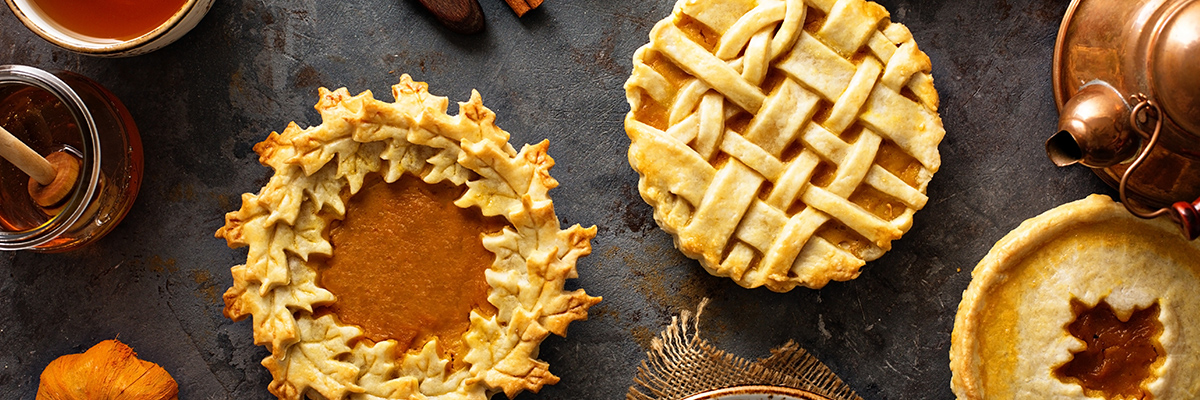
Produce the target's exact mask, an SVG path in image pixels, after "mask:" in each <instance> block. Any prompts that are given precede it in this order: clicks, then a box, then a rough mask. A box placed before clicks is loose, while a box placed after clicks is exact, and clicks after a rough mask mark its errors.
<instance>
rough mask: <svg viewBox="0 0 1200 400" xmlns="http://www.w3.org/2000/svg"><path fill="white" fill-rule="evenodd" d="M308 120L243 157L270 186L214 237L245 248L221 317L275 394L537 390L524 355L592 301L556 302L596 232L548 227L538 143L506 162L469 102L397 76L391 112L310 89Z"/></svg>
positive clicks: (391, 395) (416, 395) (388, 395)
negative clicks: (245, 323) (247, 323)
mask: <svg viewBox="0 0 1200 400" xmlns="http://www.w3.org/2000/svg"><path fill="white" fill-rule="evenodd" d="M320 91H321V100H320V102H318V103H317V106H316V108H317V111H318V112H320V114H321V119H322V123H321V125H318V126H314V127H310V128H300V127H299V126H298V125H296V124H295V123H292V124H289V125H288V127H287V129H286V130H284V131H283V133H272V134H271V135H270V136H269V137H268V138H267V139H266V140H265V141H263V142H262V143H259V144H258V145H256V146H254V150H255V151H256V152H257V153H258V154H259V155H260V159H259V160H260V162H262V164H263V165H266V166H269V167H271V168H272V169H274V171H275V173H274V175H273V176H272V177H271V179H270V180H269V181H268V182H267V184H266V185H265V186H264V187H263V188H262V190H260V191H259V192H258V193H257V194H249V193H247V194H244V195H243V196H242V207H241V209H239V210H238V211H234V212H231V213H228V214H227V215H226V223H225V226H224V227H222V228H221V229H220V230H218V231H217V236H218V237H223V238H225V239H226V240H227V241H228V243H229V245H230V246H232V247H241V246H247V247H249V251H248V253H247V257H246V264H244V265H238V266H235V267H233V268H232V273H233V278H234V283H233V287H231V288H230V289H229V290H228V291H227V292H226V293H225V296H224V297H225V315H226V316H228V317H229V318H232V319H234V320H240V319H243V318H246V317H248V316H252V317H253V325H254V341H255V343H256V344H260V345H264V346H267V347H268V348H269V349H270V351H271V355H270V356H268V357H267V358H266V359H264V360H263V362H262V364H263V366H265V367H267V369H268V370H269V371H270V372H271V375H272V382H271V384H270V385H269V386H268V389H269V390H270V391H271V393H273V394H275V395H276V396H278V397H280V398H283V399H301V398H305V397H308V398H314V399H345V398H350V397H353V398H363V399H441V400H450V399H468V400H483V399H486V398H488V397H490V396H491V395H492V394H495V393H497V392H500V391H503V392H505V394H507V395H508V396H509V397H513V396H516V395H517V393H520V392H521V391H524V390H532V391H537V390H539V389H540V388H541V387H542V386H543V385H546V384H553V383H555V382H557V381H558V377H556V376H554V375H553V374H551V373H550V371H549V365H547V363H546V362H544V361H541V360H538V359H537V358H536V357H537V354H538V347H539V345H540V343H541V342H542V340H543V339H545V338H546V337H547V336H548V335H549V334H550V333H555V334H558V335H565V334H566V329H567V325H568V324H570V323H571V322H572V321H575V320H579V319H585V318H586V317H587V310H588V308H589V307H591V306H592V305H594V304H596V302H598V301H600V299H599V298H597V297H592V296H588V295H587V293H585V292H584V291H583V289H577V290H574V291H566V290H564V283H565V281H566V280H567V279H569V278H575V277H576V270H575V262H576V260H577V259H578V258H579V257H581V256H584V255H587V254H588V253H590V252H591V245H590V240H591V239H592V238H593V237H595V234H596V228H595V227H591V228H582V227H580V226H579V225H574V226H571V227H569V228H567V229H561V228H560V226H559V221H558V217H557V216H556V215H555V213H554V207H553V203H552V202H551V199H550V197H549V195H548V192H549V190H550V189H552V188H554V187H555V186H557V185H558V182H557V181H555V180H554V179H553V178H551V177H550V175H549V169H550V167H551V166H553V165H554V160H553V159H551V158H550V157H549V156H548V155H547V154H546V149H547V146H548V145H547V142H545V141H543V142H542V143H540V144H537V145H532V146H531V145H526V146H525V147H523V148H522V149H521V151H520V152H518V151H517V150H516V149H514V148H513V147H512V146H511V145H509V144H508V138H509V135H508V133H507V132H504V131H503V130H501V129H500V128H499V127H497V126H496V125H495V114H493V113H492V112H491V110H488V109H487V108H486V107H484V106H483V104H482V101H481V100H480V96H479V94H478V93H474V92H473V93H472V96H471V99H470V101H468V102H465V103H459V113H458V115H455V116H451V115H448V114H447V113H446V109H447V107H448V101H447V100H446V98H444V97H438V96H433V95H431V94H429V92H428V88H427V86H426V85H425V84H423V83H419V82H414V81H412V79H411V78H410V77H409V76H408V75H404V76H403V77H401V80H400V83H399V84H397V85H396V86H394V87H393V90H392V93H393V95H394V96H395V97H396V101H395V102H394V103H385V102H382V101H378V100H375V99H374V98H373V96H372V94H371V93H370V92H363V93H362V94H359V95H357V96H351V95H350V94H349V93H348V92H347V91H346V90H345V89H338V90H337V91H333V92H330V91H328V90H325V89H324V88H322V89H321V90H320Z"/></svg>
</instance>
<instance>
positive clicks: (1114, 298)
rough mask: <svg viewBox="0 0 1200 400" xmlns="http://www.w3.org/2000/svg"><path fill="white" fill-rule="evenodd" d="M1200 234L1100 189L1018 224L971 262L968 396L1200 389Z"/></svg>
mask: <svg viewBox="0 0 1200 400" xmlns="http://www.w3.org/2000/svg"><path fill="white" fill-rule="evenodd" d="M1196 288H1200V242H1195V241H1188V240H1187V239H1186V238H1184V237H1183V236H1182V235H1180V234H1179V228H1178V226H1176V225H1175V224H1173V223H1171V222H1170V221H1169V220H1167V219H1166V218H1159V219H1155V220H1142V219H1139V218H1137V217H1134V216H1133V215H1132V214H1130V213H1129V212H1128V211H1126V210H1125V208H1124V207H1122V206H1121V205H1120V204H1118V203H1116V202H1113V201H1112V200H1111V199H1109V198H1108V197H1107V196H1103V195H1091V196H1089V197H1087V198H1085V199H1083V200H1079V201H1075V202H1071V203H1067V204H1064V205H1062V206H1059V207H1057V208H1054V209H1052V210H1050V211H1047V212H1045V213H1043V214H1042V215H1039V216H1037V217H1034V218H1031V219H1029V220H1027V221H1025V222H1023V223H1021V225H1020V226H1018V227H1017V228H1016V229H1014V230H1013V231H1012V232H1010V233H1009V234H1008V235H1005V236H1004V237H1003V238H1002V239H1000V241H999V242H997V243H996V245H995V246H994V247H992V250H991V251H990V252H988V254H987V256H985V257H984V258H983V260H982V261H980V262H979V264H978V265H977V266H975V270H974V271H973V272H972V273H971V284H970V285H969V286H968V287H967V290H966V291H965V292H964V293H963V299H962V303H960V304H959V306H958V315H957V316H956V318H955V321H954V331H953V333H952V334H951V347H950V369H951V371H952V372H953V377H952V379H951V388H952V389H953V390H954V393H955V394H956V395H957V396H958V398H959V399H1033V398H1044V399H1146V400H1149V399H1195V398H1197V397H1198V396H1200V374H1197V373H1196V371H1200V295H1197V292H1196Z"/></svg>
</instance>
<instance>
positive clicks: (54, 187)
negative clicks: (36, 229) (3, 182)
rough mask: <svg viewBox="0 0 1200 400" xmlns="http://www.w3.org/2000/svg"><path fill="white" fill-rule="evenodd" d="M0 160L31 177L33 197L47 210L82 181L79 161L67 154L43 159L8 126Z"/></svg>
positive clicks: (0, 131)
mask: <svg viewBox="0 0 1200 400" xmlns="http://www.w3.org/2000/svg"><path fill="white" fill-rule="evenodd" d="M0 157H4V159H5V160H8V162H10V163H12V164H13V165H15V166H17V168H20V169H21V171H25V173H26V174H29V197H31V198H33V202H34V203H37V205H38V206H41V207H43V208H51V207H54V206H55V205H58V203H60V202H62V201H63V199H66V198H67V195H69V194H71V190H72V189H74V187H75V181H76V180H78V179H79V159H78V158H75V156H73V155H71V154H70V153H67V152H65V151H56V152H53V153H50V154H49V155H47V156H46V157H42V156H41V155H40V154H38V153H37V152H36V151H33V149H31V148H29V146H27V145H26V144H25V143H24V142H22V141H21V139H17V137H16V136H13V134H12V133H10V132H9V131H7V130H5V129H4V127H0Z"/></svg>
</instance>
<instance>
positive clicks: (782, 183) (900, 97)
mask: <svg viewBox="0 0 1200 400" xmlns="http://www.w3.org/2000/svg"><path fill="white" fill-rule="evenodd" d="M930 69H931V65H930V61H929V57H927V56H926V55H925V54H924V53H922V52H921V51H920V50H919V49H917V44H916V42H914V41H913V38H912V34H911V33H910V32H909V31H908V29H907V28H905V27H904V26H903V25H900V24H896V23H892V22H890V21H889V19H888V13H887V11H886V10H884V8H883V7H882V6H880V5H878V4H875V3H872V2H864V1H862V0H809V1H801V0H759V1H754V0H680V1H679V2H678V3H677V4H676V5H675V9H674V13H673V14H672V15H671V16H670V17H668V18H666V19H664V20H662V21H660V22H659V23H658V24H657V25H655V26H654V29H653V30H652V31H651V33H650V43H649V44H647V45H646V46H643V47H642V48H640V49H638V51H637V52H636V53H635V54H634V56H633V73H632V76H631V77H630V78H629V81H628V82H626V84H625V91H626V96H627V98H628V100H629V104H630V107H631V109H632V110H631V111H630V113H629V114H628V116H627V117H626V118H625V131H626V132H627V133H628V134H629V138H630V140H631V142H632V143H631V144H630V147H629V162H630V164H632V166H633V168H634V169H635V170H637V172H638V173H639V174H640V175H641V180H640V182H639V184H638V188H639V190H640V192H641V194H642V198H643V199H645V200H646V201H647V202H648V203H650V205H651V206H653V207H654V219H655V221H657V222H658V224H659V226H661V227H662V228H663V229H664V230H666V231H667V232H670V233H671V234H673V235H674V236H675V243H676V246H677V247H679V249H680V250H681V251H683V253H684V254H686V255H688V256H689V257H692V258H695V259H697V260H699V261H700V264H701V265H703V266H704V268H706V269H707V270H708V271H709V272H710V273H712V274H714V275H718V276H728V277H730V278H733V279H734V280H735V281H736V282H737V283H738V284H740V285H742V286H746V287H758V286H763V285H765V286H767V287H768V288H770V289H771V290H775V291H786V290H790V289H792V288H794V287H795V286H797V285H802V286H807V287H812V288H819V287H822V286H824V285H825V284H826V283H828V282H829V281H830V280H848V279H853V278H855V277H857V276H858V273H859V268H860V267H861V266H862V265H863V264H864V263H865V261H869V260H873V259H876V258H878V257H880V256H881V255H882V254H883V253H884V252H885V251H887V250H888V249H889V248H890V247H891V241H892V240H894V239H897V238H899V237H900V235H901V234H903V233H904V232H905V231H907V230H908V228H909V227H910V226H911V225H912V216H913V213H914V212H915V211H916V210H918V209H920V208H921V207H923V206H924V205H925V202H926V200H927V199H926V196H925V194H924V193H925V188H926V185H927V184H928V183H929V180H930V178H932V177H933V174H934V172H937V170H938V166H939V165H940V158H939V155H938V150H937V145H938V143H939V142H941V140H942V136H943V135H944V134H945V131H944V130H943V129H942V123H941V119H940V118H939V117H938V114H937V106H938V96H937V92H936V91H935V90H934V88H933V78H932V77H931V76H930V75H929V71H930Z"/></svg>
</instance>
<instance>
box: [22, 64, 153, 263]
mask: <svg viewBox="0 0 1200 400" xmlns="http://www.w3.org/2000/svg"><path fill="white" fill-rule="evenodd" d="M0 126H3V127H4V128H5V129H6V130H7V131H9V132H11V133H12V134H13V136H15V137H17V138H18V139H19V140H21V142H23V143H25V144H26V145H27V146H29V147H30V148H31V149H33V150H34V151H35V152H37V153H39V154H40V155H42V156H46V155H48V154H50V153H55V152H65V153H68V154H70V155H72V156H74V157H75V158H77V159H78V160H79V161H80V167H79V177H78V179H76V181H75V183H74V187H73V188H72V190H71V192H70V194H68V195H67V197H66V199H65V201H64V202H63V203H62V204H56V205H54V206H53V207H50V208H47V207H43V206H40V205H39V204H37V203H36V202H35V201H34V200H33V199H32V198H31V197H30V193H29V181H30V178H29V175H27V174H25V173H24V172H22V171H21V170H20V169H19V168H17V167H16V166H14V165H12V164H11V163H9V162H8V161H6V160H0V250H26V249H28V250H35V251H50V252H53V251H65V250H71V249H75V248H78V247H80V246H83V245H85V244H88V243H92V242H94V241H95V240H97V239H99V238H100V237H102V236H104V235H105V234H106V233H108V232H109V231H111V230H112V229H113V227H114V226H116V225H117V223H118V222H120V221H121V219H122V218H124V216H125V214H126V213H127V212H128V211H129V209H130V207H132V205H133V201H134V198H136V197H137V192H138V189H139V187H140V186H141V180H142V167H143V158H142V144H141V139H140V137H139V135H138V132H137V127H136V125H134V123H133V119H132V117H130V115H129V112H128V111H127V110H126V109H125V107H124V105H122V104H121V102H120V101H119V100H117V98H116V96H114V95H113V94H112V93H111V92H109V91H108V90H107V89H105V88H104V87H102V86H100V85H99V84H97V83H95V82H93V81H92V80H90V79H87V78H85V77H83V76H80V75H76V74H73V73H69V72H59V73H57V74H51V73H49V72H46V71H42V70H40V69H37V68H32V67H26V66H19V65H4V66H0Z"/></svg>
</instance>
